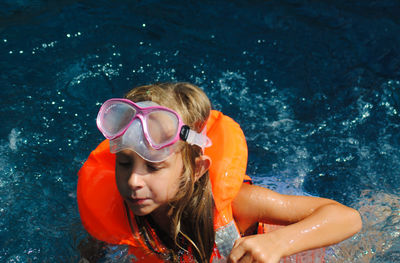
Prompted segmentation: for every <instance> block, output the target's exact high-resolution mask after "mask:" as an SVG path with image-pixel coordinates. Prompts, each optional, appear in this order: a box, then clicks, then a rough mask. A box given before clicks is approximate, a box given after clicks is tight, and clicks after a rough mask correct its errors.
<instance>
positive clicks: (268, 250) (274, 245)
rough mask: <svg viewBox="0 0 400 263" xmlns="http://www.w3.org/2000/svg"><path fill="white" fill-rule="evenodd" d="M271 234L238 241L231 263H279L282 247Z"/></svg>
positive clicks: (231, 255)
mask: <svg viewBox="0 0 400 263" xmlns="http://www.w3.org/2000/svg"><path fill="white" fill-rule="evenodd" d="M274 239H276V238H275V237H274V235H273V234H272V235H271V233H269V234H258V235H253V236H247V237H243V238H240V239H238V240H236V242H235V244H234V245H233V248H232V251H231V253H230V255H229V258H228V262H229V263H278V262H279V260H280V259H281V256H282V246H281V245H279V242H278V240H274Z"/></svg>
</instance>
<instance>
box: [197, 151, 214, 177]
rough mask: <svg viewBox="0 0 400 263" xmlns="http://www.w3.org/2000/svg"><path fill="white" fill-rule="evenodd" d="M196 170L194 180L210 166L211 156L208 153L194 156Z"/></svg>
mask: <svg viewBox="0 0 400 263" xmlns="http://www.w3.org/2000/svg"><path fill="white" fill-rule="evenodd" d="M195 162H196V171H195V174H194V176H195V180H196V181H197V180H199V179H200V177H202V176H203V174H205V173H206V172H207V171H208V169H209V168H210V166H211V158H210V157H209V156H208V155H201V156H199V157H196V160H195Z"/></svg>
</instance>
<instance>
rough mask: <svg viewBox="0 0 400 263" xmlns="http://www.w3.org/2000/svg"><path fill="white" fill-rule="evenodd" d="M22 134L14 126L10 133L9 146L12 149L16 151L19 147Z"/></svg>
mask: <svg viewBox="0 0 400 263" xmlns="http://www.w3.org/2000/svg"><path fill="white" fill-rule="evenodd" d="M20 135H21V132H20V131H19V130H18V129H17V128H12V130H11V132H10V134H9V135H8V140H9V147H10V149H11V150H13V151H16V150H17V148H18V145H17V144H18V142H19V141H21V138H19V136H20Z"/></svg>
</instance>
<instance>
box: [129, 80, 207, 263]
mask: <svg viewBox="0 0 400 263" xmlns="http://www.w3.org/2000/svg"><path fill="white" fill-rule="evenodd" d="M125 98H127V99H130V100H132V101H133V102H140V101H153V102H155V103H157V104H159V105H161V106H165V107H168V108H170V109H173V110H175V111H176V112H177V113H178V114H179V115H180V116H181V118H182V120H183V122H184V123H185V124H186V125H188V126H189V127H190V128H191V129H193V130H195V131H197V132H201V131H202V130H203V129H204V127H205V124H206V122H207V119H208V117H209V115H210V111H211V103H210V100H209V99H208V97H207V95H206V94H205V93H204V92H203V91H202V90H201V89H200V88H199V87H197V86H195V85H192V84H190V83H184V82H178V83H160V84H152V85H145V86H140V87H136V88H134V89H132V90H131V91H130V92H128V93H127V94H126V95H125ZM179 143H180V144H181V145H180V147H178V148H179V150H180V151H181V154H182V160H183V172H182V175H181V178H180V186H179V190H178V193H177V194H176V196H175V197H174V198H173V200H171V201H170V207H171V216H170V223H171V225H170V233H168V234H169V235H171V236H170V238H171V239H172V240H173V244H164V245H166V246H167V248H168V250H169V253H170V257H172V258H171V259H172V260H173V261H177V259H178V258H179V254H180V252H179V251H182V249H184V250H185V249H187V248H188V244H191V247H192V249H191V250H192V251H191V252H192V253H193V255H194V256H195V258H196V260H197V261H198V262H209V261H210V258H211V255H212V251H213V247H214V241H215V232H214V224H213V218H214V216H213V198H212V190H211V183H210V180H209V174H208V171H207V172H206V173H205V174H204V175H203V176H201V177H200V178H199V179H198V180H197V181H196V180H195V173H196V162H195V160H196V157H199V156H201V155H202V154H203V153H202V149H201V148H200V147H198V146H196V145H189V144H188V143H185V142H182V141H180V142H179ZM135 218H136V222H137V224H138V227H139V229H141V230H142V231H140V232H144V233H141V235H142V237H143V235H145V236H144V237H146V238H151V235H150V233H149V231H150V230H149V229H146V225H148V224H145V223H144V222H145V219H144V218H143V217H140V216H135ZM152 243H153V244H154V242H147V246H148V247H149V249H151V250H153V251H154V250H155V248H152V247H151V244H152Z"/></svg>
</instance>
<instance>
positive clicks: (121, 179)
mask: <svg viewBox="0 0 400 263" xmlns="http://www.w3.org/2000/svg"><path fill="white" fill-rule="evenodd" d="M125 178H126V176H125V175H124V173H123V172H121V171H120V170H118V169H116V170H115V182H116V184H117V188H118V191H119V192H120V193H121V194H124V193H125V192H126V189H127V188H128V182H127V180H126V179H125Z"/></svg>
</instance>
